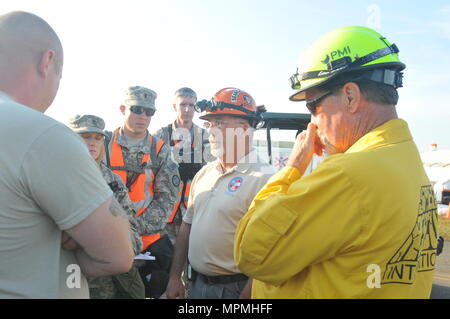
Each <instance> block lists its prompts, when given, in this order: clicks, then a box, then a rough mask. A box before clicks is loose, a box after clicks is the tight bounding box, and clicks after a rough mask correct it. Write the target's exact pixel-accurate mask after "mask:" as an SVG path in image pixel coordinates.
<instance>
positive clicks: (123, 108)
mask: <svg viewBox="0 0 450 319" xmlns="http://www.w3.org/2000/svg"><path fill="white" fill-rule="evenodd" d="M125 110H126V107H125V106H124V105H121V106H120V112H122V114H123V115H125Z"/></svg>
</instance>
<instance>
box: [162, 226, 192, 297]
mask: <svg viewBox="0 0 450 319" xmlns="http://www.w3.org/2000/svg"><path fill="white" fill-rule="evenodd" d="M180 226H181V222H180V223H176V221H174V222H172V223H170V224H167V226H166V228H165V233H167V235H169V239H170V241H171V242H172V245H174V246H175V243H176V241H177V236H178V232H179V230H180ZM181 280H183V283H184V287H185V288H186V291H185V295H186V298H187V297H188V295H189V291H190V288H191V281H190V280H188V279H187V267H186V268H185V269H184V271H183V274H182V275H181ZM164 296H165V294H164ZM162 299H164V298H162Z"/></svg>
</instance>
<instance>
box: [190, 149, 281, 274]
mask: <svg viewBox="0 0 450 319" xmlns="http://www.w3.org/2000/svg"><path fill="white" fill-rule="evenodd" d="M272 174H273V169H272V167H271V166H270V165H269V164H268V163H265V162H263V161H262V160H261V159H260V158H259V156H257V155H256V153H255V151H253V152H251V153H249V154H248V155H247V156H246V157H244V158H243V159H242V160H241V161H240V162H239V163H238V164H237V165H236V166H235V167H234V168H232V169H231V170H229V171H227V172H225V173H223V172H222V168H221V166H220V164H219V161H218V160H216V161H214V162H212V163H209V164H208V165H206V166H204V167H203V168H202V169H201V170H200V171H199V172H198V173H197V175H195V177H194V179H193V181H192V186H191V193H190V196H189V204H188V209H187V212H186V215H185V216H184V218H183V221H184V222H185V223H188V224H192V226H191V233H190V237H189V262H190V264H191V265H192V267H193V268H194V269H195V270H196V271H198V272H200V273H202V274H204V275H208V276H217V275H229V274H235V273H240V271H239V270H238V269H237V267H236V265H235V263H234V258H233V243H234V234H235V231H236V227H237V224H238V223H239V220H240V219H241V217H242V216H243V215H244V214H245V213H246V212H247V209H248V207H249V206H250V203H251V202H252V200H253V198H254V197H255V196H256V194H257V193H258V191H259V190H260V189H261V188H262V187H263V186H264V184H265V183H266V181H267V180H268V179H269V177H270V176H271V175H272Z"/></svg>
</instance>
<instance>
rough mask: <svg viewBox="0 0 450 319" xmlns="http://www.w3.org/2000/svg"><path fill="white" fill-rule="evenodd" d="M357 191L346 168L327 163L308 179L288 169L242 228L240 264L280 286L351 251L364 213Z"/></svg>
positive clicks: (266, 189)
mask: <svg viewBox="0 0 450 319" xmlns="http://www.w3.org/2000/svg"><path fill="white" fill-rule="evenodd" d="M330 162H331V163H332V161H328V163H330ZM355 193H356V192H355V191H354V190H353V189H352V185H351V181H350V180H349V178H348V177H347V176H346V174H345V173H344V172H343V170H342V169H341V168H340V167H339V166H336V165H333V164H331V165H328V164H327V162H326V161H324V162H323V163H322V164H321V165H320V166H319V167H318V168H316V170H315V171H314V172H313V173H312V174H310V175H308V176H306V177H303V178H300V173H299V171H298V170H297V169H296V168H293V167H286V168H284V169H283V170H281V171H280V172H278V173H277V174H275V175H274V176H273V177H272V178H271V179H270V180H269V181H268V183H267V184H266V186H264V188H263V189H262V190H261V191H260V192H259V193H258V195H257V196H256V197H255V199H254V200H253V202H252V204H251V205H250V208H249V211H248V212H247V213H246V214H245V215H244V217H243V218H242V219H241V221H240V223H239V225H238V228H237V231H236V237H235V246H234V255H235V261H236V264H237V266H238V267H239V269H240V270H241V271H242V272H243V273H245V274H247V275H249V276H250V277H252V278H255V279H258V280H261V281H265V282H267V283H270V284H273V285H280V284H282V283H283V282H284V281H286V280H287V279H289V278H291V277H292V276H294V275H296V274H298V273H299V272H301V271H303V270H305V269H306V268H307V267H308V266H310V265H313V264H316V263H319V262H321V261H323V260H327V259H330V258H332V257H333V256H335V255H336V254H337V253H339V254H341V253H344V252H345V251H346V250H351V249H352V247H354V245H356V244H357V243H356V238H357V237H358V234H359V233H360V231H361V227H362V226H361V219H360V217H359V215H360V214H362V213H363V212H361V211H360V210H359V208H358V200H357V198H356V196H357V195H356V194H355Z"/></svg>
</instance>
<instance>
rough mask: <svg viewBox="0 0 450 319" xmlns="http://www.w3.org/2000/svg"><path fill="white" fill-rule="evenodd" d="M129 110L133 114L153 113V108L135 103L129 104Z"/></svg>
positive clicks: (148, 114)
mask: <svg viewBox="0 0 450 319" xmlns="http://www.w3.org/2000/svg"><path fill="white" fill-rule="evenodd" d="M130 111H131V112H133V113H134V114H142V113H145V115H147V116H152V115H153V114H155V109H150V108H148V107H142V106H137V105H133V106H131V107H130Z"/></svg>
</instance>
